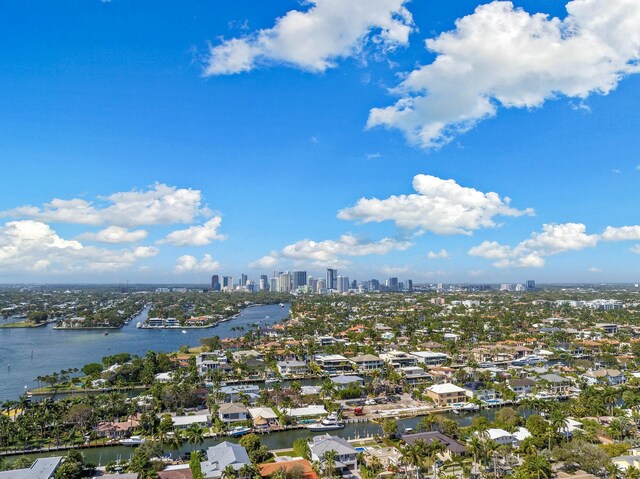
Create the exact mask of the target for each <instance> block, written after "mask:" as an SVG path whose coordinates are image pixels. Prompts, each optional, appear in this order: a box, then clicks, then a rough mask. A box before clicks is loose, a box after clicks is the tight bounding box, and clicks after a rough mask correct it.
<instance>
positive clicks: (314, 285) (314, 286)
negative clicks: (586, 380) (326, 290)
mask: <svg viewBox="0 0 640 479" xmlns="http://www.w3.org/2000/svg"><path fill="white" fill-rule="evenodd" d="M307 285H308V286H309V289H311V291H312V292H314V293H316V292H317V291H318V280H317V279H316V278H314V277H313V276H309V278H308V279H307Z"/></svg>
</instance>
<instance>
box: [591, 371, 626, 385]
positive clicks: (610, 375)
mask: <svg viewBox="0 0 640 479" xmlns="http://www.w3.org/2000/svg"><path fill="white" fill-rule="evenodd" d="M581 377H582V378H583V379H585V380H586V381H587V384H589V385H590V386H593V385H596V384H604V385H609V386H618V385H620V384H624V382H625V381H626V378H625V376H624V374H622V371H620V370H619V369H605V368H603V369H596V370H595V371H587V372H586V373H584V374H583V375H582V376H581Z"/></svg>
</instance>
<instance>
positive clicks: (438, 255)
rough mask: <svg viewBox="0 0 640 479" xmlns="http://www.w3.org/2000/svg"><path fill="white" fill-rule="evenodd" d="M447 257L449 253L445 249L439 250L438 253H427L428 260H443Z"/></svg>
mask: <svg viewBox="0 0 640 479" xmlns="http://www.w3.org/2000/svg"><path fill="white" fill-rule="evenodd" d="M448 257H449V252H448V251H447V250H446V249H441V250H440V251H429V252H428V253H427V258H429V259H445V258H448Z"/></svg>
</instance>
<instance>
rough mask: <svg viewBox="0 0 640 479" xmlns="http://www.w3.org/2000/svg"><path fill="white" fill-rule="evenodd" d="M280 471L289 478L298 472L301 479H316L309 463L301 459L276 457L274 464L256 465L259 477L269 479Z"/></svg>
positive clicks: (316, 476)
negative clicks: (268, 478) (300, 474)
mask: <svg viewBox="0 0 640 479" xmlns="http://www.w3.org/2000/svg"><path fill="white" fill-rule="evenodd" d="M280 470H282V471H284V473H285V476H286V477H289V474H290V473H293V472H295V471H300V472H301V473H302V479H318V475H317V474H316V472H315V471H314V470H313V466H312V465H311V463H310V462H309V461H307V460H306V459H303V458H301V457H286V456H284V457H283V456H276V458H275V462H267V463H264V464H258V471H259V472H260V477H263V478H267V477H271V476H273V475H274V474H275V473H276V472H278V471H280ZM296 477H299V476H296Z"/></svg>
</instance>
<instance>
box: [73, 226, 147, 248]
mask: <svg viewBox="0 0 640 479" xmlns="http://www.w3.org/2000/svg"><path fill="white" fill-rule="evenodd" d="M147 235H148V233H147V231H145V230H134V231H129V230H128V229H126V228H123V227H121V226H108V227H107V228H105V229H103V230H100V231H97V232H95V233H83V234H81V235H80V236H78V239H79V240H86V241H96V242H98V243H110V244H118V243H137V242H138V241H142V240H143V239H145V238H146V237H147Z"/></svg>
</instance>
